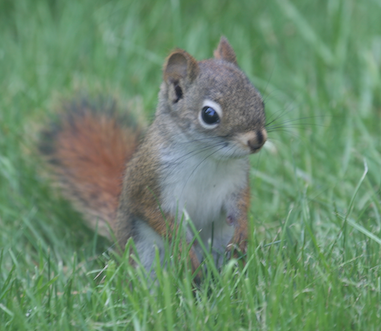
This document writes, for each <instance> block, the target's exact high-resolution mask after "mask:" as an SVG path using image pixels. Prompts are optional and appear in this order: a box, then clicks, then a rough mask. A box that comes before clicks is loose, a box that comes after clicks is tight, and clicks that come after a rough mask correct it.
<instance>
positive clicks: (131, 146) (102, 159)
mask: <svg viewBox="0 0 381 331" xmlns="http://www.w3.org/2000/svg"><path fill="white" fill-rule="evenodd" d="M66 108H67V107H66ZM121 122H122V121H121V120H120V118H118V116H117V115H116V113H115V112H113V111H111V112H110V111H109V112H107V111H106V112H104V113H101V112H98V111H97V110H95V109H92V107H91V105H90V103H88V102H86V103H85V104H84V103H83V102H82V103H81V104H76V103H74V104H73V105H71V108H70V109H69V111H68V112H66V113H65V114H63V115H62V117H61V119H60V125H59V127H54V126H53V128H52V129H51V130H50V131H46V132H45V141H43V142H42V144H41V146H40V147H42V148H41V150H42V151H43V152H44V154H46V155H47V156H48V157H49V159H50V161H51V162H52V164H53V169H54V173H55V174H56V175H57V176H58V177H59V179H60V183H61V185H62V186H63V188H64V193H65V195H66V197H67V198H68V199H69V200H71V201H72V202H74V204H75V205H76V206H77V207H78V209H79V210H80V211H82V212H83V213H84V215H85V217H86V220H87V222H88V225H89V226H90V227H91V228H93V229H95V228H96V226H97V225H98V232H99V234H101V235H103V236H106V237H109V238H110V233H109V226H110V227H111V230H112V231H115V230H116V224H115V217H116V210H117V208H118V200H119V195H120V192H121V188H122V177H123V172H124V168H125V164H126V162H127V161H128V160H129V159H130V158H131V156H132V154H133V153H134V151H135V149H136V146H137V139H138V136H139V134H138V131H137V130H136V129H133V128H131V127H130V128H125V127H123V126H122V125H121ZM49 140H50V141H49ZM48 144H51V146H49V148H44V147H46V145H48Z"/></svg>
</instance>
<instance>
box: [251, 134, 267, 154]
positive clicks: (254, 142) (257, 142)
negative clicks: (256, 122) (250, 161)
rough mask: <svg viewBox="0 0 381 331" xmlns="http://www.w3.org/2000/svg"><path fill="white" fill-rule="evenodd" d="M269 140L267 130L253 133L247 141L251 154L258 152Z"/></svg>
mask: <svg viewBox="0 0 381 331" xmlns="http://www.w3.org/2000/svg"><path fill="white" fill-rule="evenodd" d="M266 140H267V132H266V130H265V129H261V130H257V131H254V132H252V133H251V135H250V138H249V139H248V140H247V145H248V146H249V147H250V151H251V153H256V152H258V151H259V150H260V149H261V148H262V146H263V145H264V144H265V142H266Z"/></svg>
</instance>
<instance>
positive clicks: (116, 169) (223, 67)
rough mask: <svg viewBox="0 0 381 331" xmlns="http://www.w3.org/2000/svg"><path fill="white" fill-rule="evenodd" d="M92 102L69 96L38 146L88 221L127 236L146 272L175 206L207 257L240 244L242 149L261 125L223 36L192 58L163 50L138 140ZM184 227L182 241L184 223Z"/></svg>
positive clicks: (192, 254)
mask: <svg viewBox="0 0 381 331" xmlns="http://www.w3.org/2000/svg"><path fill="white" fill-rule="evenodd" d="M69 108H70V107H69ZM94 108H96V107H94V106H92V105H91V104H90V103H88V102H83V103H82V104H79V105H78V104H77V105H75V104H73V105H72V106H71V109H69V110H68V111H67V112H66V113H65V114H64V115H63V116H62V117H61V118H60V122H59V124H58V125H56V126H55V127H53V128H51V129H48V130H46V131H45V139H43V140H42V142H41V145H40V149H41V151H42V152H43V154H45V155H46V156H48V157H49V159H50V161H51V164H52V166H53V169H54V173H55V174H56V175H58V179H59V182H60V183H61V184H62V186H63V188H64V192H65V194H66V196H67V197H68V198H69V199H70V200H71V201H72V202H74V204H75V205H76V206H77V207H79V209H80V210H81V211H83V212H84V215H85V219H87V221H88V223H89V225H90V227H92V228H97V229H98V232H99V233H100V234H102V235H104V236H109V233H108V231H109V230H108V229H109V228H111V230H112V231H113V232H114V233H115V234H116V238H117V240H118V243H119V245H120V247H121V248H123V247H124V246H125V245H126V242H127V240H128V239H129V238H132V239H133V240H134V243H135V246H136V250H137V253H138V256H139V258H140V261H141V263H142V265H143V266H144V267H145V269H146V270H147V271H149V270H151V268H152V266H153V263H154V261H155V247H157V248H158V250H159V254H160V257H161V261H162V258H163V256H164V238H165V237H167V238H168V240H169V241H171V240H172V239H173V238H174V236H175V234H176V231H177V229H178V227H179V223H180V219H181V218H182V217H183V215H184V214H183V213H184V212H186V214H187V215H188V216H189V218H190V220H191V221H192V222H193V224H194V226H195V228H196V229H197V230H199V231H200V232H199V236H200V238H201V240H202V241H203V244H204V245H205V247H209V248H211V252H212V254H213V257H214V259H215V261H216V263H218V262H217V259H218V257H219V256H221V254H224V253H225V252H231V250H232V249H237V250H238V251H241V252H242V253H245V252H246V249H247V239H248V220H247V212H248V206H249V202H250V191H249V190H250V188H249V167H250V166H249V158H248V156H249V155H250V154H252V153H256V152H258V151H259V150H260V149H261V147H262V146H263V145H264V143H265V142H266V139H267V132H266V129H265V113H264V102H263V100H262V97H261V95H260V93H259V92H258V91H257V89H256V88H255V87H254V86H253V85H252V84H251V82H250V81H249V79H248V78H247V76H246V75H245V74H244V73H243V72H242V71H241V69H240V68H239V66H238V64H237V60H236V55H235V52H234V50H233V48H232V46H231V45H230V44H229V42H228V41H227V39H226V38H225V37H221V40H220V42H219V44H218V47H217V49H216V50H215V51H214V58H212V59H207V60H203V61H199V62H198V61H197V60H196V59H195V58H193V57H192V56H191V55H190V54H188V53H187V52H186V51H184V50H182V49H175V50H174V51H172V52H171V53H170V54H169V56H168V57H167V59H166V61H165V63H164V67H163V82H162V84H161V86H160V92H159V100H158V106H157V109H156V113H155V118H154V121H153V123H152V124H151V125H150V127H149V128H148V130H147V132H146V134H145V136H144V138H143V140H142V141H141V142H139V137H140V129H139V128H133V127H132V126H131V125H128V124H127V127H126V128H124V127H123V125H122V124H121V121H120V120H119V119H118V117H117V116H116V114H113V112H112V111H111V112H110V111H105V112H102V111H99V110H94ZM107 224H108V225H107ZM185 232H186V233H185V238H186V240H187V242H189V243H192V241H193V240H194V233H193V232H192V231H191V229H190V228H189V226H185ZM210 246H212V247H210ZM180 249H181V247H180ZM188 254H189V260H190V262H191V266H192V270H193V271H195V270H197V269H198V268H199V266H200V263H201V262H202V259H203V251H202V250H201V247H200V243H199V242H197V240H194V241H193V244H192V246H191V248H190V250H189V253H188Z"/></svg>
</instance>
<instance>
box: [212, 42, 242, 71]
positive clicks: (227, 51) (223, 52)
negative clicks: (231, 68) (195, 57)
mask: <svg viewBox="0 0 381 331" xmlns="http://www.w3.org/2000/svg"><path fill="white" fill-rule="evenodd" d="M214 57H215V58H216V59H217V60H225V61H227V62H230V63H233V64H235V65H238V64H237V57H236V55H235V53H234V50H233V47H231V46H230V44H229V42H228V40H227V39H226V38H225V37H224V36H222V37H221V39H220V43H219V44H218V46H217V49H216V50H215V51H214Z"/></svg>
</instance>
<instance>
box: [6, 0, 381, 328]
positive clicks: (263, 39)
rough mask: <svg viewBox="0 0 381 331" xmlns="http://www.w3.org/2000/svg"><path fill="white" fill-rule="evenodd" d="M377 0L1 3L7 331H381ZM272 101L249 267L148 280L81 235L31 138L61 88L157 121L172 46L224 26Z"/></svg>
mask: <svg viewBox="0 0 381 331" xmlns="http://www.w3.org/2000/svg"><path fill="white" fill-rule="evenodd" d="M380 14H381V1H380V0H365V1H354V0H342V1H340V0H324V1H314V2H312V1H302V0H292V1H291V0H279V1H276V0H271V1H252V0H250V1H249V0H243V1H225V0H220V1H217V0H208V1H179V0H171V1H164V0H158V1H147V0H140V1H120V0H114V1H107V0H82V1H74V0H66V1H64V0H55V1H48V0H33V1H28V0H18V1H11V0H3V1H0V88H1V93H0V330H49V331H52V330H237V331H238V330H282V331H283V330H367V331H368V330H380V328H381V216H380V214H381V191H380V189H381V24H380V17H381V16H380ZM222 34H223V35H225V36H226V37H227V38H228V39H229V41H230V42H231V44H232V46H233V47H234V49H235V51H236V53H237V58H238V62H239V64H240V66H241V68H242V69H243V70H244V71H245V72H246V73H247V74H248V76H249V77H250V79H251V80H252V82H253V83H254V85H255V86H256V87H257V88H258V89H259V90H260V92H261V93H262V95H263V97H264V99H265V102H266V114H267V119H268V122H271V121H272V120H274V122H273V123H272V124H270V125H269V140H270V141H269V143H268V144H267V145H266V148H265V149H264V150H263V151H261V153H259V154H255V155H253V156H252V157H251V160H252V168H251V187H252V203H251V209H250V225H251V240H250V244H249V252H248V256H247V261H248V262H247V264H246V266H245V267H243V266H242V265H241V264H238V265H237V263H235V262H234V261H232V262H230V263H227V264H226V265H225V267H223V268H222V270H216V269H215V268H213V265H212V264H210V263H209V262H206V264H208V265H209V270H210V272H209V273H208V275H207V276H206V278H205V280H204V281H203V282H202V283H201V284H200V286H199V287H198V288H197V289H194V288H192V285H191V281H190V279H191V275H190V273H189V272H188V271H187V269H186V268H184V265H185V263H184V260H182V261H180V262H177V261H174V262H173V266H172V267H171V268H168V269H166V270H157V274H158V281H157V283H156V284H154V285H153V286H150V284H147V282H146V281H144V277H142V276H141V270H139V269H138V270H135V269H133V268H131V266H129V265H128V263H127V262H126V261H127V260H126V259H124V260H123V259H121V260H120V261H118V259H119V258H118V257H114V256H113V255H112V252H110V251H109V250H108V248H109V247H110V245H111V243H110V242H108V241H106V240H104V239H102V238H100V237H97V236H96V234H95V233H94V232H92V231H90V230H88V229H87V228H86V227H85V226H84V225H83V221H82V219H81V215H80V214H78V213H77V212H76V211H75V210H74V209H73V208H72V207H71V205H70V204H69V203H68V202H67V201H65V200H64V199H63V198H62V196H61V195H60V192H59V190H58V189H57V188H55V187H54V185H52V182H51V181H50V180H49V178H48V177H47V176H46V175H45V171H44V166H45V165H44V163H43V161H42V160H41V159H40V158H39V156H38V154H37V151H36V145H37V141H38V135H39V131H40V129H41V128H43V127H44V125H46V124H47V123H48V122H49V119H50V118H52V116H53V114H54V113H55V112H56V111H57V105H59V101H60V100H61V99H64V98H70V97H73V96H75V95H77V94H78V93H88V94H90V95H100V94H101V95H110V96H112V97H113V98H115V99H116V100H117V101H118V105H119V107H120V109H122V110H123V109H126V108H128V107H130V108H133V109H134V110H136V111H138V110H140V111H141V112H143V113H144V114H145V117H146V118H147V119H150V118H152V115H153V113H154V110H155V106H156V102H157V94H158V89H159V84H160V82H161V67H162V64H163V62H164V59H165V57H166V55H167V54H168V53H169V51H170V50H171V49H172V48H174V47H181V48H184V49H186V50H187V51H188V52H190V53H191V54H192V55H194V56H195V57H196V58H198V59H202V58H207V57H210V56H211V55H212V51H213V49H214V48H215V47H216V46H217V43H218V41H219V38H220V36H221V35H222Z"/></svg>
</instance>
